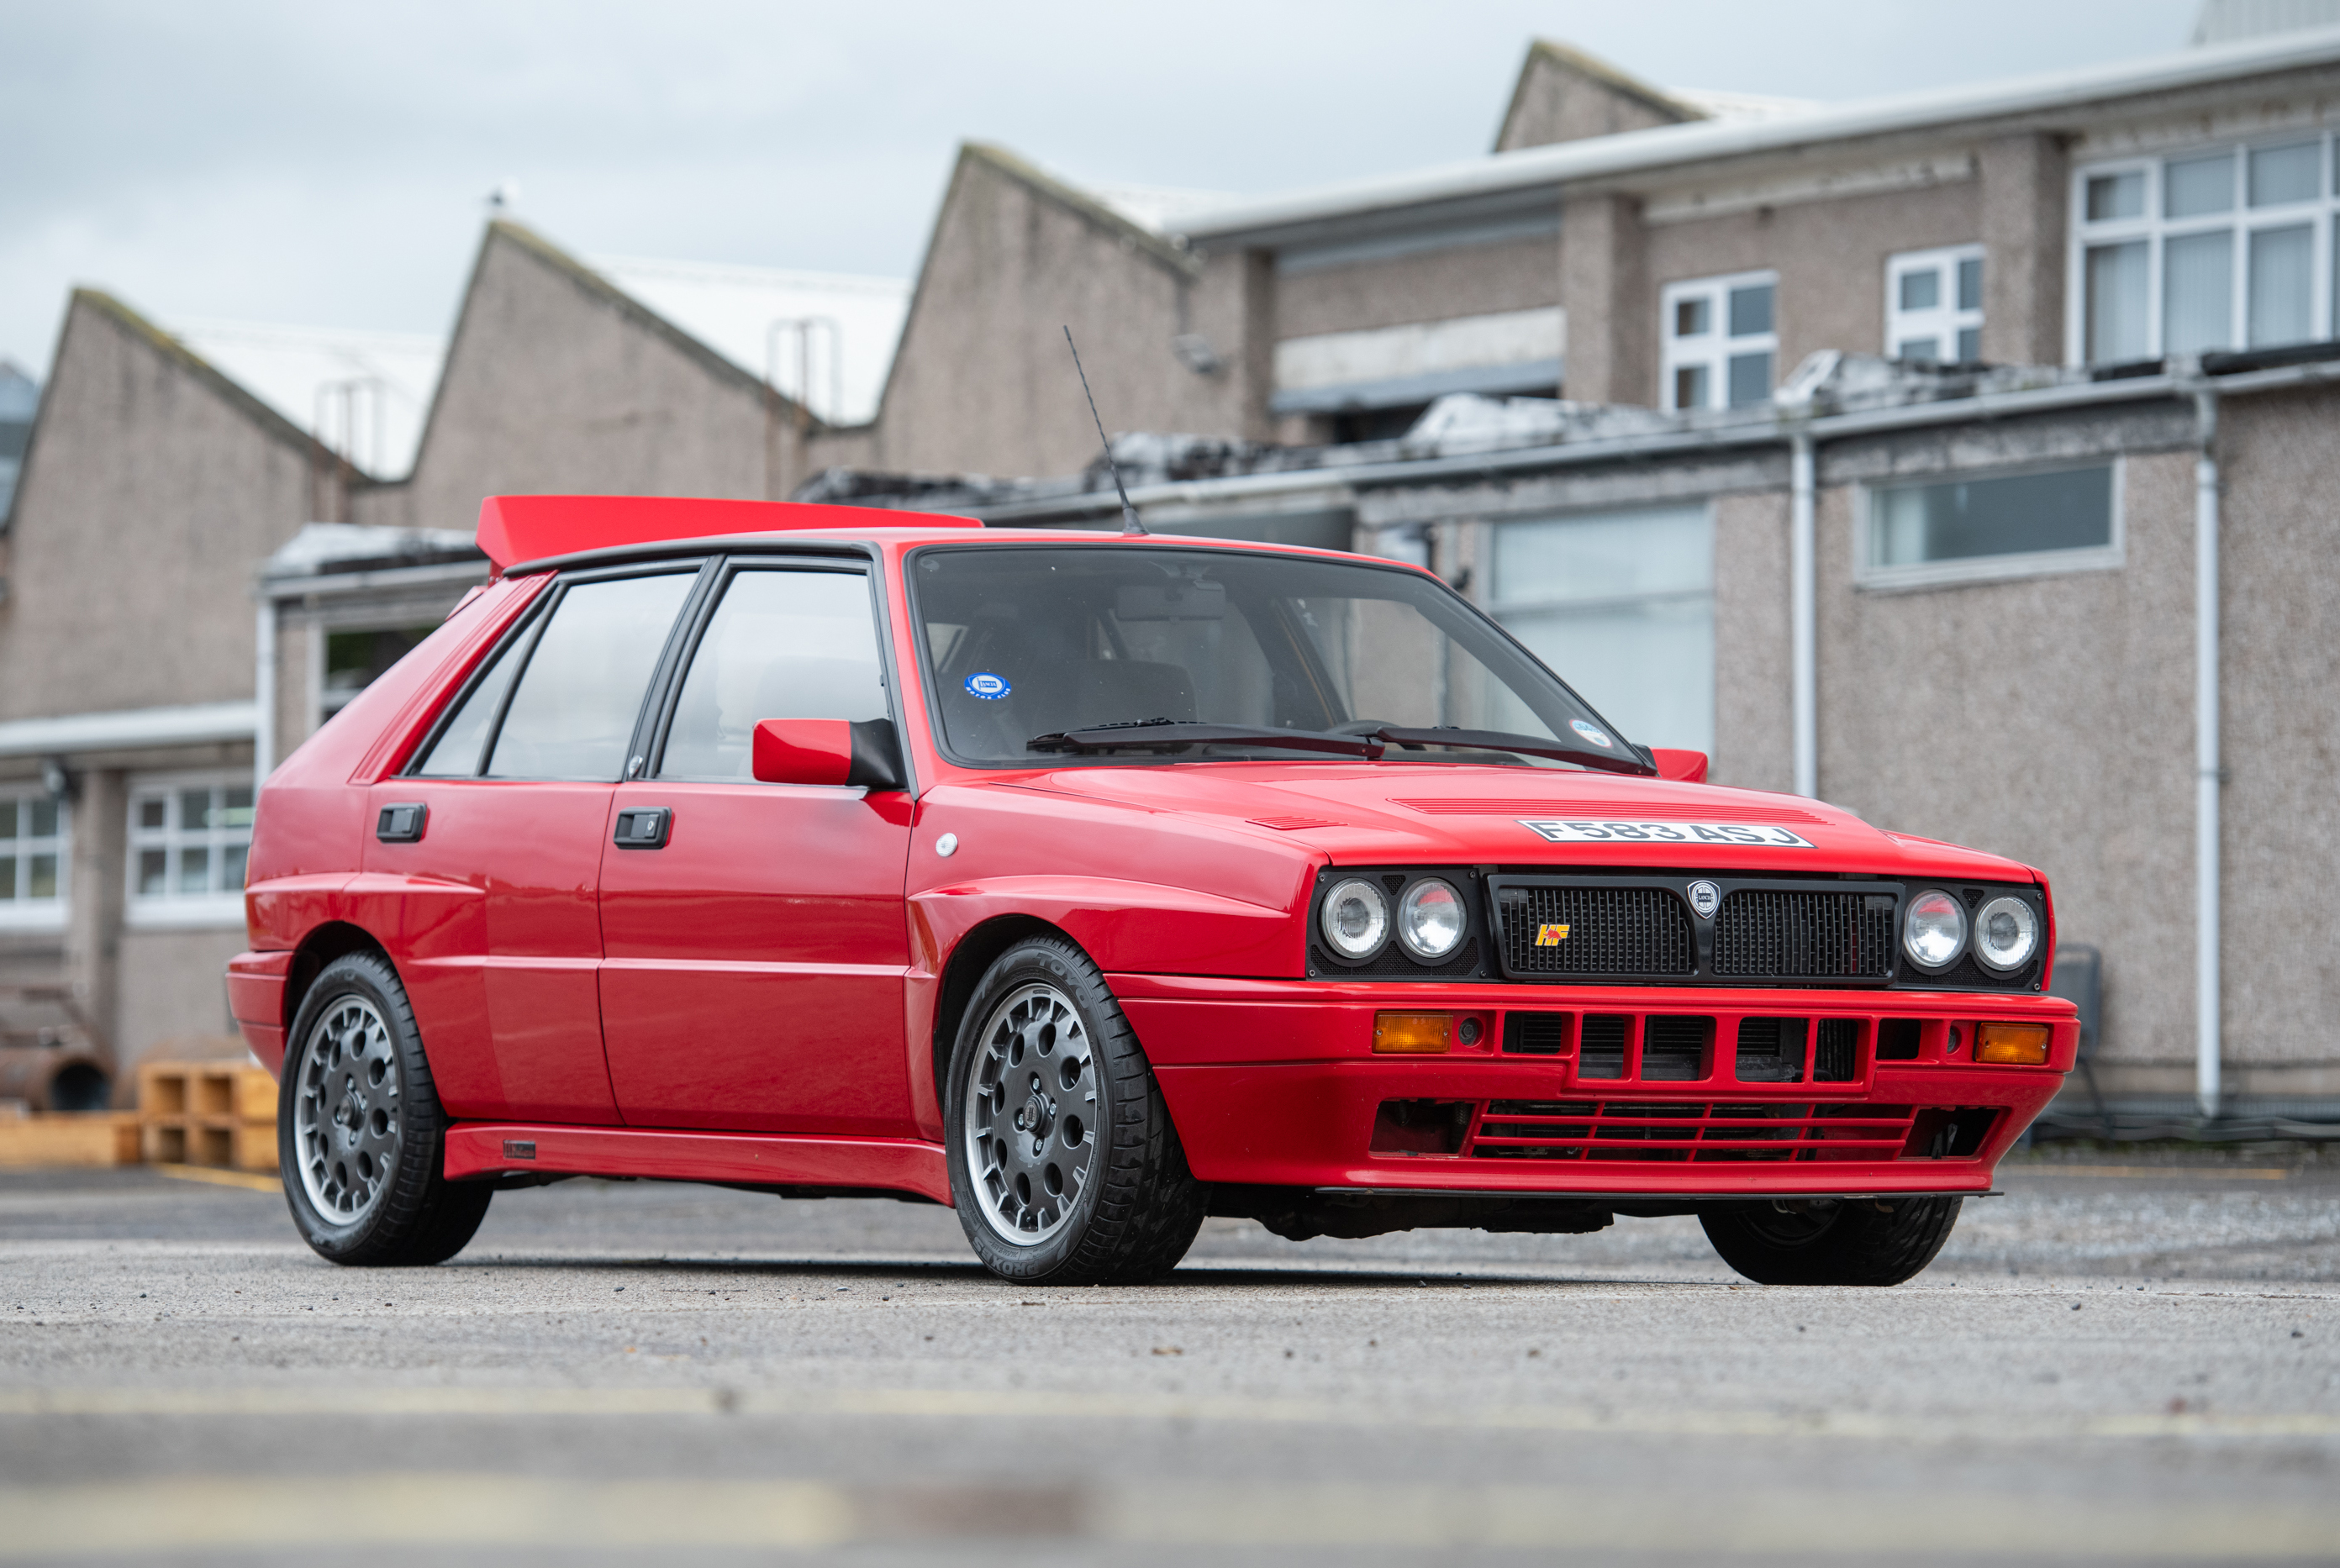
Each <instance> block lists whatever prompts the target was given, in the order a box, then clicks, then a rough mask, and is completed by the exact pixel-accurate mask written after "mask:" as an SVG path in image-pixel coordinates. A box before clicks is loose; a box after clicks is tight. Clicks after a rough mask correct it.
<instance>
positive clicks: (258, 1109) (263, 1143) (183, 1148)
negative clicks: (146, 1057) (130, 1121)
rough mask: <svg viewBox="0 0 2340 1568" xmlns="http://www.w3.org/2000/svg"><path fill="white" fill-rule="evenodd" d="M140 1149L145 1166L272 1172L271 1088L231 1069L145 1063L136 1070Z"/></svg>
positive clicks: (230, 1064)
mask: <svg viewBox="0 0 2340 1568" xmlns="http://www.w3.org/2000/svg"><path fill="white" fill-rule="evenodd" d="M138 1120H139V1124H140V1127H139V1136H140V1143H141V1147H142V1149H143V1150H144V1155H145V1158H146V1159H147V1161H148V1162H149V1163H150V1164H155V1165H210V1166H218V1167H221V1168H223V1169H232V1170H274V1169H276V1080H274V1079H273V1078H272V1077H270V1076H269V1073H268V1070H267V1069H266V1068H263V1067H254V1066H253V1065H252V1064H250V1063H248V1062H237V1061H149V1062H144V1063H142V1064H141V1065H140V1067H139V1069H138Z"/></svg>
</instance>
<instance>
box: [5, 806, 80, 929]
mask: <svg viewBox="0 0 2340 1568" xmlns="http://www.w3.org/2000/svg"><path fill="white" fill-rule="evenodd" d="M65 833H66V822H65V809H64V803H63V802H61V801H59V800H58V799H57V798H56V797H55V796H54V795H52V794H48V793H47V792H46V791H45V790H41V789H38V788H35V789H29V790H23V789H19V790H6V791H0V930H7V929H10V928H16V929H22V928H24V927H26V926H54V925H57V924H60V923H62V922H63V921H64V912H65V884H66V882H67V881H68V880H69V878H68V873H67V872H66V870H65V867H66V859H65V843H66V840H65Z"/></svg>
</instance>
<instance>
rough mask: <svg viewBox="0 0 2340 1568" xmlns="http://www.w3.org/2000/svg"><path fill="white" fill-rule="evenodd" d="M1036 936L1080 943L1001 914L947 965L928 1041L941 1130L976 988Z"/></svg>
mask: <svg viewBox="0 0 2340 1568" xmlns="http://www.w3.org/2000/svg"><path fill="white" fill-rule="evenodd" d="M1032 937H1054V938H1055V939H1056V940H1057V941H1058V942H1071V943H1072V945H1073V946H1075V947H1078V946H1079V945H1080V944H1079V943H1078V942H1073V939H1072V938H1071V937H1070V936H1068V935H1066V933H1065V932H1064V931H1063V930H1061V929H1060V928H1058V927H1056V926H1054V925H1051V924H1049V923H1048V922H1046V921H1045V920H1042V919H1040V918H1039V917H1038V916H1036V915H1028V914H1009V915H1000V916H998V917H996V918H995V919H992V920H987V921H985V922H983V923H982V924H981V925H978V926H977V927H975V928H974V929H973V930H971V931H969V932H967V934H966V935H965V936H963V937H961V938H959V940H958V943H957V946H955V947H953V948H952V949H951V951H950V957H949V958H947V960H945V961H944V962H943V973H942V988H941V994H940V995H939V996H938V997H937V1000H936V1002H935V1028H934V1037H933V1039H932V1040H931V1041H930V1042H929V1047H930V1049H931V1050H932V1052H933V1072H934V1094H935V1104H934V1111H935V1116H936V1118H937V1123H936V1124H937V1126H942V1127H947V1126H948V1125H949V1110H948V1109H947V1107H948V1102H949V1099H950V1096H949V1093H948V1090H947V1087H946V1086H947V1085H948V1083H949V1082H950V1059H951V1050H952V1048H953V1047H954V1046H956V1045H957V1043H958V1031H959V1024H960V1022H961V1021H962V1020H964V1019H965V1018H966V1017H967V1003H968V1002H970V1001H974V1000H975V992H976V988H977V987H978V986H980V985H981V984H982V983H983V977H984V976H985V975H986V974H987V973H988V972H989V971H990V969H991V966H992V964H993V963H994V962H997V960H998V958H999V955H1000V954H1001V953H1003V952H1006V951H1007V950H1008V949H1009V948H1011V947H1014V946H1015V945H1016V943H1017V942H1024V941H1026V940H1028V939H1029V938H1032Z"/></svg>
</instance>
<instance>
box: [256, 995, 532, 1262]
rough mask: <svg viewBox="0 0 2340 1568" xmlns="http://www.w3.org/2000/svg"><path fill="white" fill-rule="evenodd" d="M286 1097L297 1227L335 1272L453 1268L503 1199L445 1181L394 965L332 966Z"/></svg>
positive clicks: (279, 1111) (303, 1018) (295, 1052)
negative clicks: (342, 1268)
mask: <svg viewBox="0 0 2340 1568" xmlns="http://www.w3.org/2000/svg"><path fill="white" fill-rule="evenodd" d="M290 1040H291V1043H290V1047H289V1049H288V1050H287V1051H286V1053H285V1061H284V1078H283V1082H282V1084H280V1085H279V1087H278V1090H277V1106H276V1157H277V1164H278V1165H279V1166H280V1167H281V1168H282V1169H283V1173H284V1196H285V1199H286V1201H287V1202H289V1203H290V1204H291V1205H292V1218H293V1221H294V1223H296V1224H297V1225H299V1226H300V1228H301V1235H302V1238H304V1239H306V1240H307V1242H308V1243H309V1245H310V1247H312V1248H313V1249H315V1251H316V1252H317V1254H318V1256H320V1257H327V1258H330V1259H332V1261H333V1262H335V1263H345V1264H352V1265H373V1266H391V1267H400V1266H414V1265H421V1264H430V1263H443V1262H445V1261H446V1260H447V1259H448V1258H450V1257H454V1256H455V1254H457V1253H458V1252H461V1250H462V1249H463V1245H464V1243H466V1242H468V1241H470V1240H471V1235H472V1233H473V1232H474V1231H476V1230H478V1229H479V1228H480V1221H481V1219H483V1218H486V1216H487V1212H488V1200H489V1199H490V1198H492V1197H494V1196H495V1192H494V1189H493V1188H491V1187H489V1186H487V1185H486V1184H485V1183H481V1182H461V1181H449V1180H448V1179H446V1178H445V1177H444V1176H442V1175H441V1169H442V1161H441V1145H442V1142H443V1140H444V1137H445V1133H446V1127H447V1121H446V1117H445V1115H444V1113H443V1112H442V1111H441V1109H440V1106H439V1096H438V1093H437V1090H435V1089H434V1088H433V1086H432V1084H431V1064H430V1062H429V1061H427V1060H424V1058H423V1054H422V1036H421V1031H419V1030H418V1029H416V1028H415V1024H414V1010H413V1009H412V1008H411V1007H410V1006H408V1005H407V1001H406V988H405V987H404V986H402V985H401V984H400V983H399V981H398V974H397V971H394V970H393V969H392V968H391V966H390V964H389V963H388V962H387V961H385V960H383V959H382V958H381V957H379V956H377V955H375V954H372V953H352V954H349V955H348V956H346V957H343V958H337V959H335V960H334V961H333V962H331V963H329V964H327V965H326V966H325V968H324V971H323V972H322V973H321V974H319V975H318V976H317V980H316V983H315V984H313V985H312V986H311V987H310V988H309V992H308V995H307V996H305V997H304V998H302V1002H301V1011H300V1014H299V1016H298V1017H296V1018H295V1019H294V1020H293V1021H292V1034H291V1037H290Z"/></svg>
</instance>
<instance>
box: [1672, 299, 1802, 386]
mask: <svg viewBox="0 0 2340 1568" xmlns="http://www.w3.org/2000/svg"><path fill="white" fill-rule="evenodd" d="M1779 291H1780V275H1779V274H1778V273H1777V272H1737V273H1733V274H1731V275H1730V276H1729V277H1724V278H1700V279H1697V280H1694V281H1691V282H1687V283H1668V284H1667V285H1666V286H1665V290H1664V292H1663V293H1662V294H1661V296H1660V298H1659V310H1660V318H1661V319H1660V321H1659V329H1660V331H1661V335H1662V338H1663V345H1664V346H1663V350H1662V352H1661V355H1660V368H1661V372H1662V374H1661V380H1662V381H1663V383H1664V385H1663V386H1662V387H1661V389H1660V390H1661V396H1662V397H1663V399H1664V406H1665V407H1666V408H1667V409H1744V408H1750V407H1752V406H1753V405H1755V404H1757V403H1762V402H1767V401H1769V400H1770V396H1771V383H1772V380H1773V378H1774V376H1775V375H1776V373H1777V370H1778V364H1779V358H1780V334H1779V331H1778V329H1777V328H1776V327H1775V326H1774V325H1773V321H1772V315H1773V310H1772V307H1773V304H1774V302H1775V301H1776V297H1777V296H1778V294H1779Z"/></svg>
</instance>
